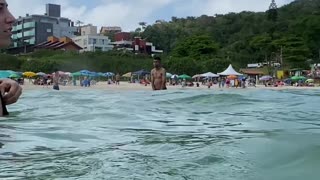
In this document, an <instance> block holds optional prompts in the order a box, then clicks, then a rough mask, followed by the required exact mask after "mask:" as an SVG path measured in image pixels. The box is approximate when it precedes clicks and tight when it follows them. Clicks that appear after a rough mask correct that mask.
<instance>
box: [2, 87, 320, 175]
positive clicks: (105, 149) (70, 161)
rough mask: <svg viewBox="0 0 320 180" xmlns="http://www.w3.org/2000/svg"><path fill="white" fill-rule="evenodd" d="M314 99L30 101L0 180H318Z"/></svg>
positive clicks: (9, 141) (300, 93)
mask: <svg viewBox="0 0 320 180" xmlns="http://www.w3.org/2000/svg"><path fill="white" fill-rule="evenodd" d="M319 105H320V92H319V91H316V90H282V91H280V90H279V91H272V90H256V89H246V90H243V89H238V90H222V91H216V90H211V91H209V90H208V91H207V90H199V91H194V90H174V91H171V90H169V91H163V92H153V91H121V92H115V91H98V90H90V89H85V90H75V91H59V92H55V91H52V90H46V89H44V90H34V91H26V92H24V94H23V96H22V97H21V99H20V100H19V102H18V103H16V104H15V105H12V106H9V107H8V110H9V111H10V113H11V115H10V116H9V117H6V118H1V119H0V147H1V148H0V179H1V180H2V179H8V180H16V179H22V180H25V179H26V180H28V179H30V180H34V179H36V180H42V179H43V180H47V179H49V180H51V179H52V180H56V179H57V180H91V179H92V180H98V179H108V180H120V179H134V180H149V179H150V180H153V179H157V180H158V179H159V180H160V179H168V180H301V179H305V180H318V179H319V177H320V171H319V170H318V169H319V167H320V111H319V109H320V106H319Z"/></svg>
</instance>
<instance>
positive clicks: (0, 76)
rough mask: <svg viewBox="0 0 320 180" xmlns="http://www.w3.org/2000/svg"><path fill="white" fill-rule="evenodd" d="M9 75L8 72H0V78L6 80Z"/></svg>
mask: <svg viewBox="0 0 320 180" xmlns="http://www.w3.org/2000/svg"><path fill="white" fill-rule="evenodd" d="M11 74H12V73H10V72H8V71H0V78H8V77H9V76H10V75H11Z"/></svg>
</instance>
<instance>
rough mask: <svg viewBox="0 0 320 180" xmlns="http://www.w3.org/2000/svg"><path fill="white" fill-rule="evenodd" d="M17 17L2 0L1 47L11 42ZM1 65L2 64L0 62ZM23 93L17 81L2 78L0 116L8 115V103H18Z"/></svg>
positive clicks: (0, 19)
mask: <svg viewBox="0 0 320 180" xmlns="http://www.w3.org/2000/svg"><path fill="white" fill-rule="evenodd" d="M14 22H15V18H14V17H13V16H12V14H11V13H10V11H9V10H8V4H7V2H6V0H0V49H1V48H6V47H8V46H9V45H10V43H11V35H12V33H11V30H12V25H13V23H14ZM0 67H1V64H0ZM21 93H22V88H21V87H20V86H19V84H18V83H17V82H16V81H13V80H11V79H0V109H1V110H0V116H3V115H7V114H8V113H7V109H6V105H10V104H13V103H16V102H17V101H18V99H19V97H20V95H21Z"/></svg>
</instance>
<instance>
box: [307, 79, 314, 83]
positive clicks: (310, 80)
mask: <svg viewBox="0 0 320 180" xmlns="http://www.w3.org/2000/svg"><path fill="white" fill-rule="evenodd" d="M306 82H307V83H314V79H307V80H306Z"/></svg>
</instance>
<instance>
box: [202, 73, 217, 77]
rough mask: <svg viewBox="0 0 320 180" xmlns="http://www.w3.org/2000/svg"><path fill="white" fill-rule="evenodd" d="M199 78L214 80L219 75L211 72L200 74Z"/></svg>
mask: <svg viewBox="0 0 320 180" xmlns="http://www.w3.org/2000/svg"><path fill="white" fill-rule="evenodd" d="M201 77H207V78H216V77H219V75H218V74H214V73H212V72H207V73H204V74H201Z"/></svg>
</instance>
